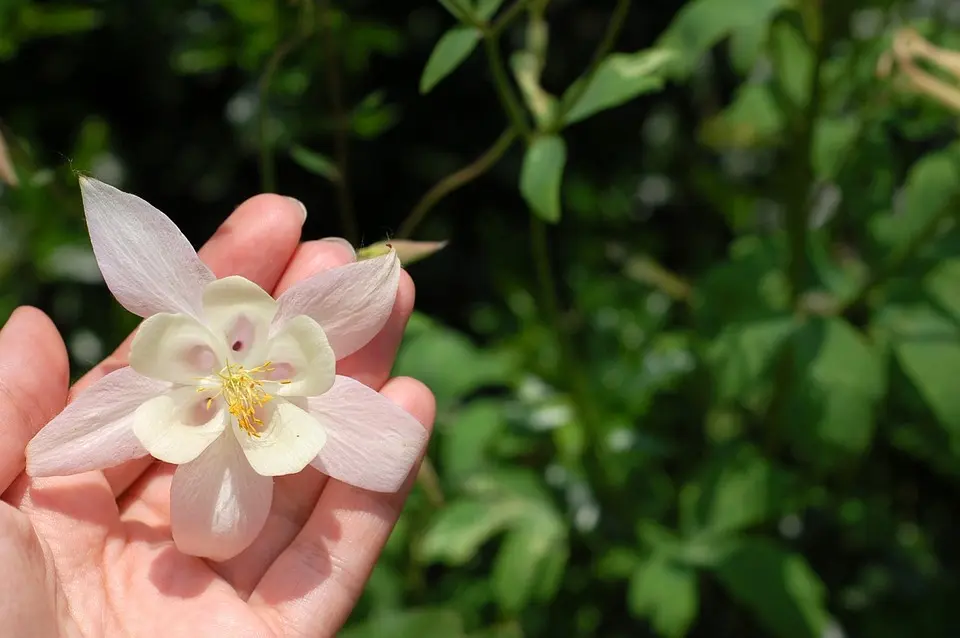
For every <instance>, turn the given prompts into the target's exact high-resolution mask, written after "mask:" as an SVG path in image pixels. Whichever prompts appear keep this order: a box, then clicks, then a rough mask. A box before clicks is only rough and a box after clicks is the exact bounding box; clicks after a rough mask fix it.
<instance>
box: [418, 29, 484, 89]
mask: <svg viewBox="0 0 960 638" xmlns="http://www.w3.org/2000/svg"><path fill="white" fill-rule="evenodd" d="M480 38H481V33H480V30H479V29H477V28H475V27H454V28H453V29H450V30H449V31H447V32H446V33H444V34H443V36H442V37H441V38H440V40H439V41H438V42H437V44H436V46H435V47H434V49H433V52H432V53H431V54H430V58H429V59H428V60H427V65H426V67H424V69H423V75H421V76H420V93H424V94H426V93H429V92H430V91H431V90H432V89H433V87H435V86H436V85H437V83H439V82H440V80H442V79H443V78H445V77H447V76H448V75H450V74H451V73H453V71H454V70H456V68H457V67H458V66H460V65H461V64H462V63H463V61H464V60H466V59H467V57H468V56H469V55H470V54H471V53H472V52H473V50H474V49H475V48H476V47H477V43H479V42H480Z"/></svg>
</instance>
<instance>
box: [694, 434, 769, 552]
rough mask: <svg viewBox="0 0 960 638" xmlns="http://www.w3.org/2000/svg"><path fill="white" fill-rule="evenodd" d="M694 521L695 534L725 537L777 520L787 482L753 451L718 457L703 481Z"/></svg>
mask: <svg viewBox="0 0 960 638" xmlns="http://www.w3.org/2000/svg"><path fill="white" fill-rule="evenodd" d="M700 484H701V485H702V489H701V493H700V498H699V502H698V505H697V508H696V517H695V519H696V520H697V521H698V522H699V530H697V532H698V533H707V534H713V535H718V534H726V533H730V532H736V531H740V530H743V529H746V528H748V527H751V526H753V525H757V524H760V523H764V522H767V521H769V520H771V519H772V518H774V517H776V516H778V515H779V514H780V511H781V509H782V507H783V502H784V499H785V496H786V487H787V480H786V476H785V475H784V474H783V472H781V471H779V470H777V469H776V468H774V467H773V466H772V465H771V464H770V463H769V462H768V461H767V460H766V459H765V458H763V457H762V456H761V455H760V453H759V452H758V451H757V450H755V449H754V448H752V447H743V448H740V449H738V450H737V451H736V453H735V454H734V455H732V456H723V457H718V458H717V462H716V463H715V464H714V465H713V467H712V468H711V470H710V471H709V472H707V474H706V476H705V477H704V479H703V480H702V481H700Z"/></svg>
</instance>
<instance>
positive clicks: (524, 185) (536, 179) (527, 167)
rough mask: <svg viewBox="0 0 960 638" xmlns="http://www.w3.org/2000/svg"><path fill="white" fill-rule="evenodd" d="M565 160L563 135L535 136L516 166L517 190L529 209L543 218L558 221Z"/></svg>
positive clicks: (565, 149)
mask: <svg viewBox="0 0 960 638" xmlns="http://www.w3.org/2000/svg"><path fill="white" fill-rule="evenodd" d="M566 162H567V146H566V144H565V143H564V141H563V138H561V137H559V136H556V135H551V136H547V137H538V138H537V139H535V140H534V141H533V143H532V144H530V147H529V148H528V149H527V153H526V155H525V156H524V158H523V167H522V168H521V169H520V193H521V194H522V195H523V198H524V199H525V200H526V202H527V204H528V205H529V206H530V208H531V209H532V210H533V212H534V213H535V214H536V215H537V216H538V217H540V218H541V219H543V220H544V221H546V222H550V223H556V222H558V221H560V188H561V186H562V185H563V168H564V165H565V164H566Z"/></svg>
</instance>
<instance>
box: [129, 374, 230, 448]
mask: <svg viewBox="0 0 960 638" xmlns="http://www.w3.org/2000/svg"><path fill="white" fill-rule="evenodd" d="M211 397H212V393H210V392H205V393H198V392H197V390H196V388H193V387H185V388H183V387H181V388H177V389H175V390H172V391H170V392H168V393H167V394H164V395H161V396H159V397H156V398H153V399H150V400H149V401H147V402H145V403H144V404H143V405H141V406H140V407H139V408H137V410H136V412H135V413H134V415H133V433H134V434H135V435H136V437H137V438H138V439H139V440H140V443H141V444H142V445H143V447H144V448H146V450H147V451H148V452H149V453H150V454H151V455H152V456H153V457H154V458H157V459H159V460H161V461H165V462H166V463H174V464H176V465H179V464H181V463H188V462H190V461H192V460H194V459H195V458H197V457H198V456H200V454H201V453H202V452H203V451H204V450H205V449H206V448H207V446H208V445H210V443H212V442H213V441H214V440H215V439H216V438H217V437H218V436H219V435H220V433H221V432H223V430H224V428H225V427H226V426H227V423H228V422H229V414H228V413H227V411H226V410H225V409H224V406H223V403H222V402H221V401H219V400H218V399H212V400H211Z"/></svg>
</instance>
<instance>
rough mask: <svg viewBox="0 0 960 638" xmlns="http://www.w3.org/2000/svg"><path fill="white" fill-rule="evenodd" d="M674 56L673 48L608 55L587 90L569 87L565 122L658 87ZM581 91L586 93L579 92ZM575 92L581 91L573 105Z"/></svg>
mask: <svg viewBox="0 0 960 638" xmlns="http://www.w3.org/2000/svg"><path fill="white" fill-rule="evenodd" d="M674 56H675V54H674V52H673V51H669V50H664V49H649V50H646V51H638V52H637V53H614V54H612V55H609V56H607V58H606V59H605V60H604V61H603V62H601V63H600V66H599V67H597V71H596V73H595V74H594V76H593V77H592V78H591V79H590V82H589V84H587V87H586V88H585V89H583V88H582V87H581V86H580V85H579V83H575V84H574V85H573V86H571V87H570V88H569V89H568V90H567V92H566V94H565V95H564V97H563V103H564V105H565V106H566V107H567V108H569V110H568V111H567V113H566V115H565V116H564V118H563V119H564V123H565V124H573V123H575V122H579V121H580V120H584V119H586V118H588V117H590V116H591V115H595V114H596V113H599V112H601V111H604V110H606V109H611V108H613V107H615V106H620V105H621V104H625V103H626V102H629V101H630V100H632V99H634V98H636V97H638V96H640V95H643V94H644V93H650V92H652V91H656V90H659V89H660V88H662V87H663V83H664V78H663V74H662V71H663V70H664V69H665V68H666V67H667V66H668V65H669V63H670V62H671V61H672V60H673V59H674ZM581 83H582V80H581ZM581 90H582V91H583V93H579V92H580V91H581ZM574 94H579V95H580V97H579V98H577V100H576V102H574V103H572V104H570V100H571V98H572V96H573V95H574Z"/></svg>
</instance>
